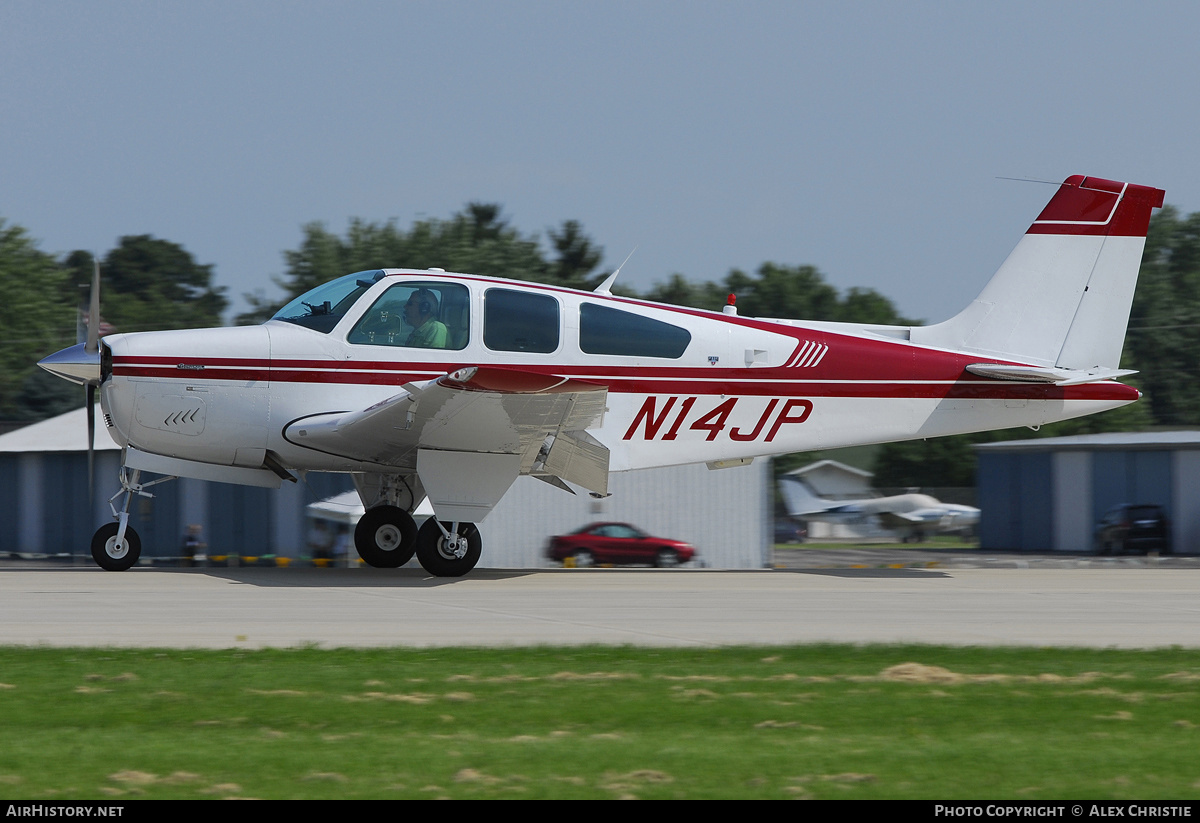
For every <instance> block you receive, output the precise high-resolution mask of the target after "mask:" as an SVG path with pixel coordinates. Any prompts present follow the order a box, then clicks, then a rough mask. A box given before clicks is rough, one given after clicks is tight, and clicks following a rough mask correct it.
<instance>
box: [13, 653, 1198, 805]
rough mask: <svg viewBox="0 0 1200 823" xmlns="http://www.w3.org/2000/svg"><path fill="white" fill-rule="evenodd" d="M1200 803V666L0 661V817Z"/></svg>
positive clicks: (1015, 658) (725, 657) (1008, 661)
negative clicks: (450, 804)
mask: <svg viewBox="0 0 1200 823" xmlns="http://www.w3.org/2000/svg"><path fill="white" fill-rule="evenodd" d="M223 797H258V798H438V797H452V798H622V797H635V798H647V799H650V798H925V799H944V800H952V799H980V798H987V799H1007V798H1013V799H1027V800H1045V799H1061V798H1092V799H1106V798H1124V799H1195V798H1200V656H1198V655H1197V653H1196V652H1194V651H1185V650H1180V649H1166V650H1155V651H1117V650H1082V649H1071V650H1057V649H1056V650H1050V649H978V648H973V649H959V648H943V647H935V646H834V645H820V646H797V647H778V648H768V647H764V648H744V647H743V648H720V649H712V650H678V649H663V650H656V649H642V648H604V647H585V648H532V649H531V648H521V649H434V650H414V649H389V650H322V649H315V648H307V649H294V650H266V651H243V650H229V651H175V650H93V649H68V650H55V649H27V648H0V798H3V799H6V800H17V799H38V800H50V799H57V800H65V799H102V800H103V799H133V798H223Z"/></svg>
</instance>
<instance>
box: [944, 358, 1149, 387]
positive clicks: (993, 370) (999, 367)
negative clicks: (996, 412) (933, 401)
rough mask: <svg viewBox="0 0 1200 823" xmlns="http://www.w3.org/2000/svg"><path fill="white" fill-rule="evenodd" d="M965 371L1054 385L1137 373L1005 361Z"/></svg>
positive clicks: (1075, 384) (973, 367)
mask: <svg viewBox="0 0 1200 823" xmlns="http://www.w3.org/2000/svg"><path fill="white" fill-rule="evenodd" d="M967 371H969V372H970V373H971V374H974V375H978V376H979V377H993V378H995V379H997V380H1017V381H1020V382H1022V383H1053V384H1055V385H1056V386H1079V385H1082V384H1083V383H1098V382H1100V381H1102V380H1115V379H1116V378H1118V377H1126V376H1127V375H1130V374H1137V370H1136V369H1102V368H1095V369H1063V368H1055V367H1051V366H1010V365H1008V364H1005V363H972V364H971V365H969V366H967Z"/></svg>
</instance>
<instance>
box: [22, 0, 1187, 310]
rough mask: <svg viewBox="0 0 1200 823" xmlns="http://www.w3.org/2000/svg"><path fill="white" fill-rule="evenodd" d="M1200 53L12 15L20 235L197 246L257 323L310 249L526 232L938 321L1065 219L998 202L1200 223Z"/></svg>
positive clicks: (387, 9)
mask: <svg viewBox="0 0 1200 823" xmlns="http://www.w3.org/2000/svg"><path fill="white" fill-rule="evenodd" d="M1197 32H1200V4H1197V3H1184V2H1146V3H1111V2H1087V3H1077V2H1053V3H1045V2H1038V3H1027V2H1005V3H982V2H952V3H951V2H910V3H906V2H843V3H828V2H823V3H807V2H797V1H796V0H793V1H792V2H772V1H769V0H763V1H762V2H742V3H736V4H735V3H732V2H728V3H721V2H695V1H693V2H645V0H643V2H619V1H618V0H609V2H592V0H569V1H568V0H560V2H533V1H532V0H493V1H492V2H479V1H478V0H472V1H464V2H452V1H450V2H363V1H362V0H357V1H356V0H343V2H337V3H334V2H311V1H310V0H293V2H266V1H265V0H242V2H236V3H235V2H224V0H202V1H201V2H191V3H184V2H164V0H159V1H158V2H140V0H105V2H66V1H65V0H40V1H39V2H27V0H0V217H2V218H3V219H5V220H6V221H8V222H9V223H16V224H19V225H21V226H24V227H25V228H26V229H27V230H28V231H29V232H30V233H31V234H32V235H33V236H34V237H35V238H36V239H37V240H38V241H39V245H40V247H41V248H42V249H43V250H44V251H47V252H51V253H55V254H58V253H64V252H67V251H70V250H72V249H76V248H84V249H93V250H98V251H100V252H101V253H103V252H106V251H107V250H108V249H110V248H112V247H113V246H114V245H115V244H116V242H117V239H118V237H120V236H121V235H125V234H153V235H155V236H157V237H161V238H165V239H168V240H172V241H174V242H177V243H180V244H182V245H184V246H185V247H186V248H187V249H188V250H189V251H191V252H192V253H193V254H194V255H195V257H196V258H197V259H198V260H199V261H200V262H202V263H211V264H214V265H215V267H216V276H217V282H218V284H219V285H223V286H226V287H227V288H228V290H229V293H230V296H231V297H232V298H234V299H235V302H237V303H238V304H240V302H241V301H240V300H239V299H238V298H239V297H240V295H241V294H242V293H244V292H247V291H253V290H255V289H262V290H264V291H265V292H266V293H267V294H270V295H275V294H277V291H276V290H275V288H274V287H273V286H272V285H271V277H272V276H279V275H281V274H282V273H283V272H284V262H283V255H282V253H283V251H284V250H286V249H291V248H295V247H296V246H297V245H298V244H299V242H300V239H301V226H302V225H303V224H305V223H307V222H309V221H313V220H321V221H324V222H326V224H327V225H328V227H329V228H330V229H332V230H335V231H338V232H341V231H343V230H344V229H345V227H346V224H347V221H348V220H349V219H350V218H351V217H361V218H364V219H367V220H372V221H384V220H387V219H389V218H396V219H397V220H398V221H399V222H400V224H401V225H405V226H406V225H408V224H409V223H411V222H412V221H413V220H414V219H417V218H420V217H442V218H444V217H448V216H450V215H451V214H453V213H454V212H455V211H457V210H459V209H460V208H462V207H463V206H464V205H465V204H466V203H467V202H469V201H473V200H478V201H486V202H498V203H501V204H502V205H503V206H504V210H505V214H506V216H507V217H508V218H509V220H510V221H511V222H512V224H513V225H515V226H516V227H518V228H519V229H521V230H522V231H523V232H525V233H534V232H536V233H539V234H540V235H542V236H543V237H544V236H545V233H546V230H547V229H550V228H553V227H556V226H558V225H559V224H560V223H561V222H562V221H563V220H566V219H577V220H580V221H581V222H582V223H583V225H584V227H585V229H586V231H587V232H588V234H589V235H590V236H591V237H592V238H594V239H595V240H596V241H597V242H598V243H600V244H601V245H603V247H604V250H605V260H604V263H605V265H607V266H608V267H610V268H611V267H612V266H615V265H617V264H619V263H620V261H621V260H622V259H624V257H625V256H626V255H627V254H628V253H629V252H630V251H631V250H632V249H633V248H634V247H635V246H636V247H637V253H636V254H635V255H634V257H633V259H632V260H630V262H629V264H627V266H626V267H625V269H623V270H622V274H621V277H622V280H623V281H627V282H628V283H629V284H630V285H633V286H635V287H638V288H645V287H647V286H649V285H650V284H651V283H654V282H661V281H664V280H666V279H667V278H668V277H669V276H670V275H671V274H672V273H674V272H679V273H682V274H684V275H685V276H687V277H688V278H689V279H692V280H697V281H701V280H716V279H720V278H722V277H723V276H724V275H725V274H726V273H727V272H728V271H729V270H730V269H731V268H734V267H738V268H742V269H744V270H753V269H755V268H757V266H758V265H759V264H760V263H762V262H763V261H766V260H771V261H775V262H779V263H783V264H789V265H791V264H804V263H810V264H813V265H816V266H817V267H818V268H820V270H821V271H822V272H823V273H824V275H825V276H826V278H827V279H828V280H829V282H830V283H832V284H833V285H835V286H837V287H838V288H840V289H848V288H850V287H852V286H863V287H869V288H874V289H877V290H878V291H880V292H882V293H883V294H885V295H887V296H888V297H890V298H891V299H893V300H894V301H895V302H896V303H897V305H898V306H899V308H900V309H901V311H902V312H903V313H905V314H906V315H908V316H911V317H915V318H923V319H926V320H929V321H935V320H940V319H944V318H945V317H947V316H949V315H951V314H953V313H955V312H956V311H957V310H958V309H960V308H961V307H962V306H963V305H965V304H966V303H967V302H968V301H969V300H970V299H971V298H973V297H974V296H975V295H976V294H977V293H978V291H979V289H980V288H982V286H983V284H984V282H986V280H987V278H988V277H989V276H990V275H991V273H992V272H993V271H994V270H995V269H996V267H997V266H998V265H999V264H1000V262H1001V261H1002V260H1003V259H1004V257H1005V255H1007V253H1008V252H1009V251H1010V250H1011V249H1012V247H1013V245H1014V244H1015V243H1016V241H1017V239H1018V238H1019V236H1020V234H1021V233H1022V232H1023V231H1024V229H1025V228H1026V227H1027V226H1028V224H1029V223H1030V222H1031V221H1032V220H1033V218H1034V217H1035V216H1036V214H1037V212H1038V211H1039V210H1040V208H1041V206H1042V205H1043V204H1044V203H1045V201H1046V200H1047V199H1048V197H1049V196H1050V194H1051V193H1052V188H1051V187H1050V186H1047V185H1042V184H1037V183H1022V182H1011V181H1008V180H1003V179H999V178H1005V177H1025V178H1036V179H1040V180H1050V181H1060V180H1062V179H1063V178H1065V177H1067V176H1068V175H1071V174H1076V173H1082V174H1092V175H1097V176H1101V177H1109V178H1113V179H1118V180H1126V181H1129V182H1136V183H1142V184H1147V185H1154V186H1158V187H1161V188H1165V189H1166V190H1167V202H1168V203H1169V204H1174V205H1176V206H1177V207H1178V208H1180V209H1181V210H1182V211H1183V212H1185V213H1188V212H1192V211H1198V210H1200V162H1198V160H1200V157H1198V155H1200V151H1198V145H1200V143H1198V141H1197V137H1198V135H1200V107H1198V106H1197V105H1196V97H1197V94H1196V92H1197V85H1198V83H1200V49H1198V48H1197V46H1196V43H1197ZM397 263H403V261H397ZM239 307H240V305H239Z"/></svg>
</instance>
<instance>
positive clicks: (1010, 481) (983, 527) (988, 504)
mask: <svg viewBox="0 0 1200 823" xmlns="http://www.w3.org/2000/svg"><path fill="white" fill-rule="evenodd" d="M1053 468H1054V467H1053V460H1052V459H1051V455H1050V453H1049V452H1008V453H1003V452H1000V453H992V454H982V455H980V460H979V501H980V515H979V542H980V545H981V546H982V547H983V548H987V549H1012V550H1017V551H1049V550H1050V549H1051V540H1052V536H1053V534H1054V504H1053V498H1054V495H1053V493H1052V492H1053V488H1054V470H1053Z"/></svg>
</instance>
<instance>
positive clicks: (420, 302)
mask: <svg viewBox="0 0 1200 823" xmlns="http://www.w3.org/2000/svg"><path fill="white" fill-rule="evenodd" d="M413 297H415V298H416V299H417V312H418V313H419V314H420V315H421V317H434V318H436V317H437V310H438V307H437V298H436V297H434V296H433V292H431V291H430V290H429V289H417V291H416V293H415V294H414V295H413Z"/></svg>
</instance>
